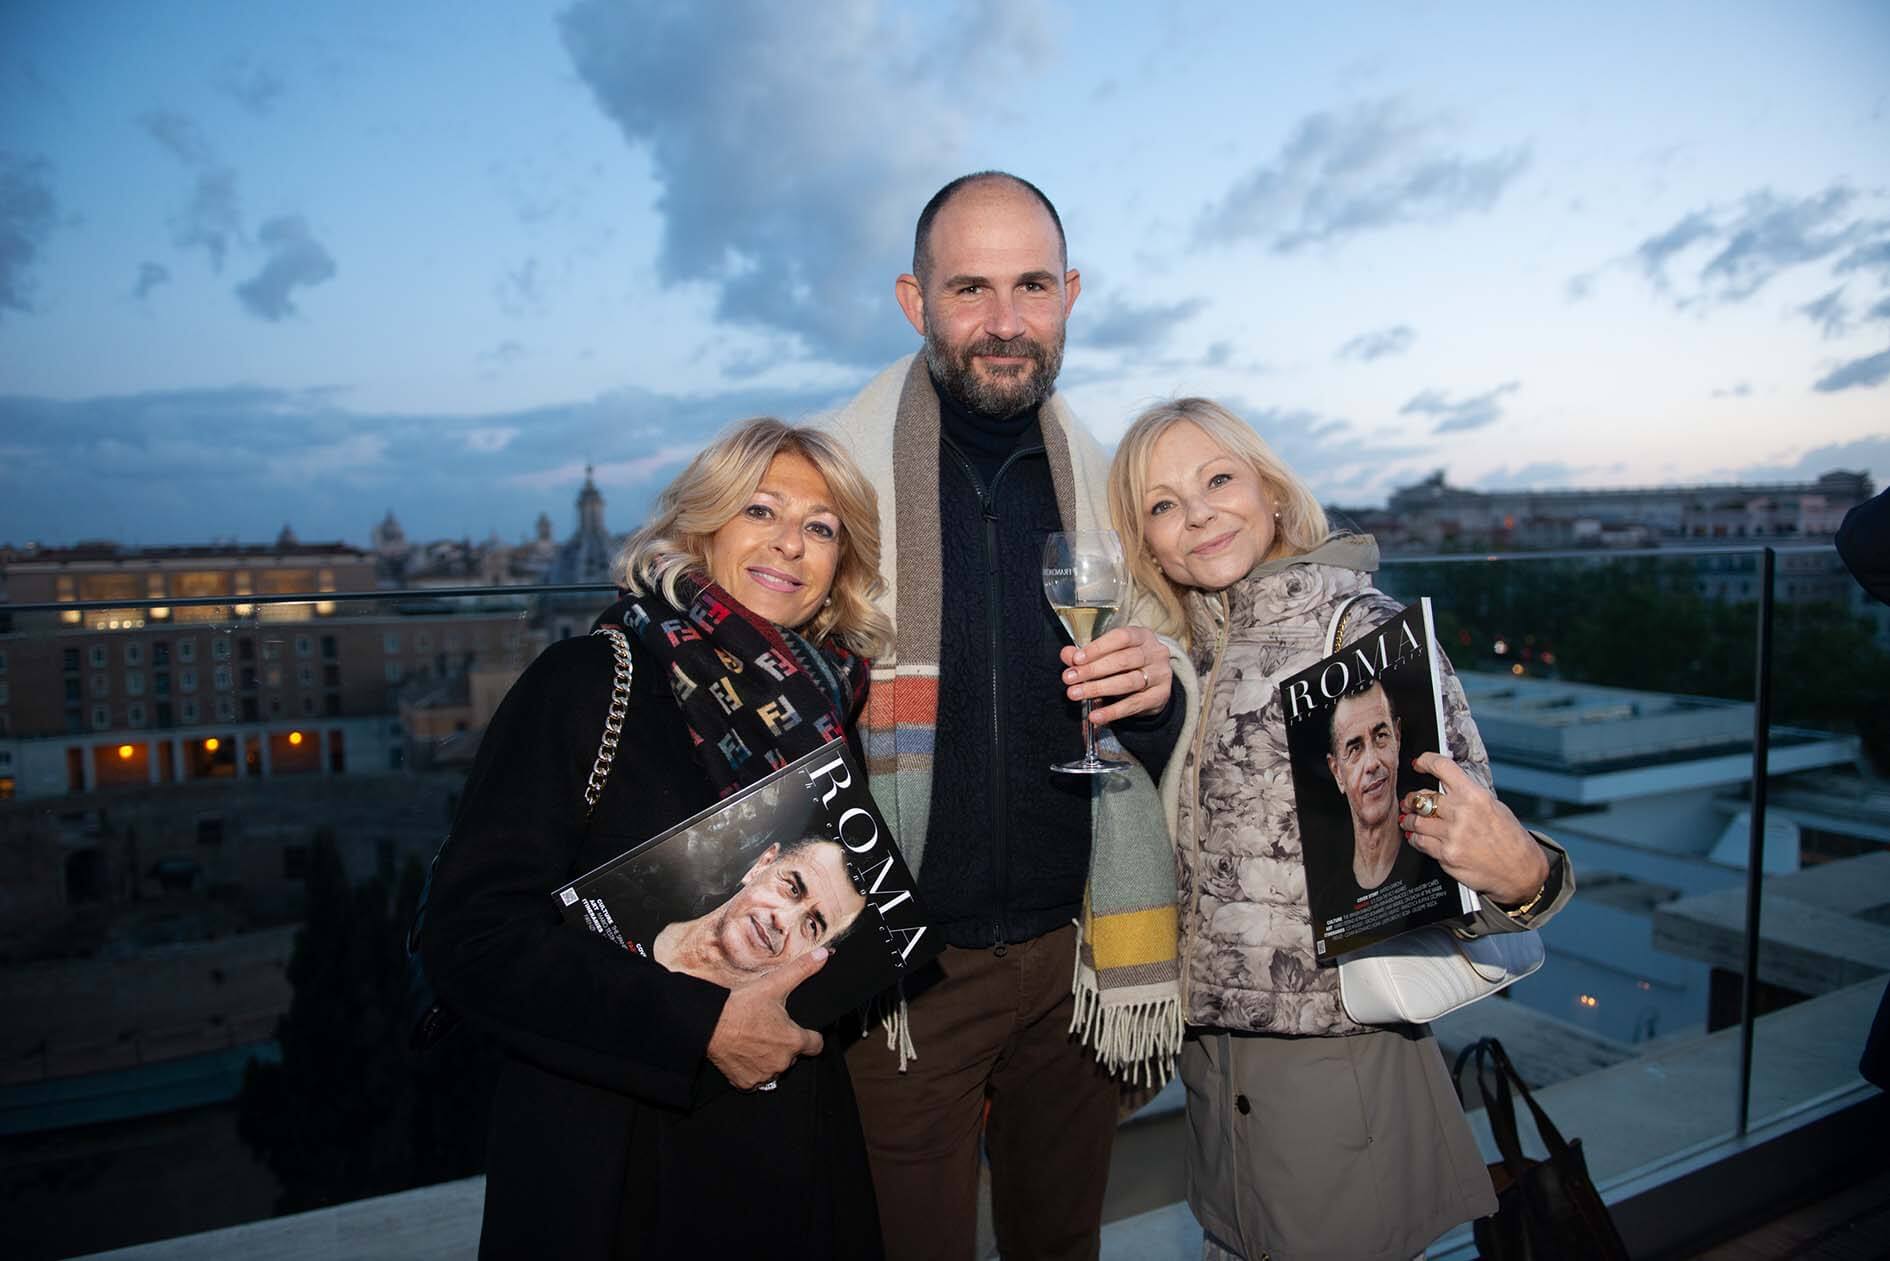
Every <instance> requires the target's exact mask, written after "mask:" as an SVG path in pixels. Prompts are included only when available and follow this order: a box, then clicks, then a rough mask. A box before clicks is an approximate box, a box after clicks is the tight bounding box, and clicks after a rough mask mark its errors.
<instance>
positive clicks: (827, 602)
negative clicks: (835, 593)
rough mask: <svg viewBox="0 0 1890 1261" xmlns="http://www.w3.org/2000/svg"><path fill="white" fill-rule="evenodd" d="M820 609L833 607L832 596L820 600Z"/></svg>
mask: <svg viewBox="0 0 1890 1261" xmlns="http://www.w3.org/2000/svg"><path fill="white" fill-rule="evenodd" d="M820 607H821V608H823V609H827V608H832V607H833V597H832V596H828V597H827V598H826V599H824V600H822V601H821V602H820Z"/></svg>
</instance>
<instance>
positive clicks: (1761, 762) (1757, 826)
mask: <svg viewBox="0 0 1890 1261" xmlns="http://www.w3.org/2000/svg"><path fill="white" fill-rule="evenodd" d="M1776 568H1777V554H1776V553H1775V552H1773V550H1772V549H1771V548H1769V547H1768V548H1765V549H1763V550H1762V551H1761V552H1760V558H1759V627H1758V641H1759V642H1758V647H1757V651H1756V653H1755V662H1754V667H1753V680H1752V812H1751V817H1750V822H1751V830H1750V832H1749V833H1748V835H1747V838H1746V970H1745V975H1744V976H1742V977H1741V978H1740V985H1739V1120H1738V1124H1737V1125H1736V1126H1735V1127H1734V1133H1735V1134H1736V1135H1737V1136H1738V1137H1740V1138H1744V1137H1745V1136H1746V1125H1747V1122H1748V1120H1749V1119H1750V1116H1751V1111H1752V1037H1753V1022H1754V1020H1755V1019H1756V1018H1757V1015H1758V1005H1759V901H1760V892H1761V887H1762V885H1763V880H1764V874H1765V872H1764V868H1765V781H1766V773H1767V767H1768V764H1769V763H1770V760H1771V759H1770V754H1771V747H1772V744H1771V742H1772V585H1773V583H1772V580H1773V575H1774V572H1775V571H1776Z"/></svg>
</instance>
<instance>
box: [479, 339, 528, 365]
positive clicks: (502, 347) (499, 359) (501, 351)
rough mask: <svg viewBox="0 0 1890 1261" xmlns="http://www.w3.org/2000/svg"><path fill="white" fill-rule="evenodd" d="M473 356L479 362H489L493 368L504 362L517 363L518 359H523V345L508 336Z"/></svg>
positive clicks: (504, 363)
mask: <svg viewBox="0 0 1890 1261" xmlns="http://www.w3.org/2000/svg"><path fill="white" fill-rule="evenodd" d="M475 357H476V358H477V359H478V360H479V362H480V363H483V364H489V365H491V366H493V367H495V368H496V367H503V366H504V365H506V364H509V363H517V362H518V361H519V360H521V359H523V358H524V357H525V347H523V346H521V345H519V344H518V343H517V342H515V341H513V340H512V339H511V338H509V337H508V338H506V339H505V340H504V341H502V342H500V343H499V344H498V345H496V346H494V347H493V348H492V349H491V350H482V351H480V352H479V354H478V355H477V356H475Z"/></svg>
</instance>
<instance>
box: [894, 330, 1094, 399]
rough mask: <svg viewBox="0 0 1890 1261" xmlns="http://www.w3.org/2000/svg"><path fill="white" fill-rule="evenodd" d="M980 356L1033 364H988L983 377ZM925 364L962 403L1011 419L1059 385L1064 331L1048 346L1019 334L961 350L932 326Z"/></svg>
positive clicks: (981, 340) (979, 341)
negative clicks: (1001, 366)
mask: <svg viewBox="0 0 1890 1261" xmlns="http://www.w3.org/2000/svg"><path fill="white" fill-rule="evenodd" d="M979 355H1009V356H1012V357H1014V358H1022V359H1028V360H1030V362H1031V367H1030V368H1028V369H1025V368H1017V369H1005V370H996V369H991V368H987V369H986V372H987V373H989V375H988V376H980V375H978V373H977V372H976V371H975V370H974V368H973V366H972V362H973V360H974V359H975V358H976V357H977V356H979ZM925 364H926V367H928V368H930V369H931V370H932V377H933V379H934V380H936V381H937V382H938V383H939V384H940V385H941V386H943V387H944V389H945V392H946V393H947V394H949V395H951V396H952V398H954V399H956V400H957V401H958V403H959V405H960V406H962V407H964V408H965V409H966V410H968V411H970V412H971V413H972V414H973V415H976V416H983V417H985V418H987V419H989V420H1009V419H1010V418H1011V417H1013V416H1016V415H1019V414H1021V413H1023V412H1027V411H1029V410H1030V409H1031V408H1033V407H1036V406H1037V405H1038V404H1040V403H1042V402H1043V401H1044V400H1045V399H1047V398H1049V397H1050V394H1051V392H1052V391H1053V390H1055V389H1056V386H1057V373H1059V372H1061V371H1062V370H1063V330H1062V329H1060V328H1059V329H1058V330H1057V339H1056V342H1055V343H1054V344H1052V345H1049V346H1046V345H1044V344H1043V343H1042V342H1037V341H1033V340H1031V339H1030V338H1029V337H1026V336H1024V335H1023V334H1021V333H1020V334H1019V335H1018V336H1016V337H1014V338H1012V339H1011V340H1010V341H1000V340H999V339H997V338H995V337H981V338H979V339H977V340H976V341H973V342H971V343H970V344H969V345H967V346H966V347H965V348H964V349H963V350H962V351H960V352H959V353H958V354H957V355H953V353H952V349H951V347H949V346H947V345H945V344H944V343H943V342H941V341H940V340H939V339H938V338H937V337H936V336H935V335H934V334H933V332H932V330H931V329H930V328H927V329H926V330H925Z"/></svg>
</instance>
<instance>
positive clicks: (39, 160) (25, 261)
mask: <svg viewBox="0 0 1890 1261" xmlns="http://www.w3.org/2000/svg"><path fill="white" fill-rule="evenodd" d="M58 226H59V202H58V199H57V198H56V197H55V196H54V195H53V189H52V163H50V162H48V161H47V160H46V159H45V158H43V157H30V158H29V157H23V156H21V155H19V154H16V153H11V152H4V151H0V318H4V317H5V315H6V312H8V311H16V312H19V313H21V314H25V313H27V312H30V311H31V310H32V309H33V289H34V281H33V275H32V271H33V265H34V264H35V263H37V262H38V261H39V252H40V250H41V249H43V248H45V245H46V241H47V239H48V238H49V237H51V236H52V234H53V229H55V228H57V227H58Z"/></svg>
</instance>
